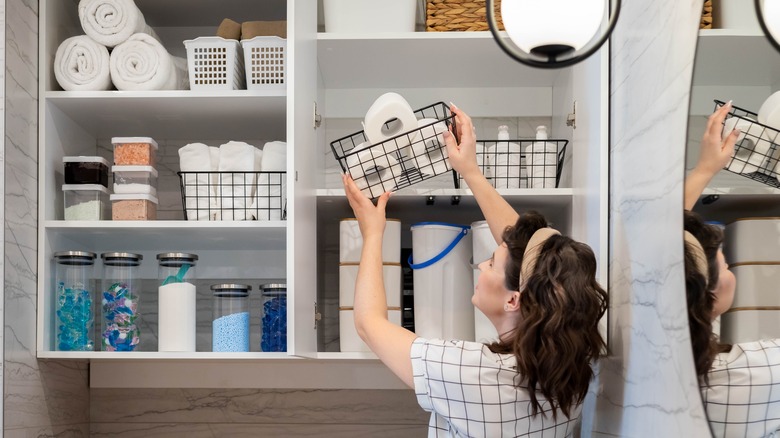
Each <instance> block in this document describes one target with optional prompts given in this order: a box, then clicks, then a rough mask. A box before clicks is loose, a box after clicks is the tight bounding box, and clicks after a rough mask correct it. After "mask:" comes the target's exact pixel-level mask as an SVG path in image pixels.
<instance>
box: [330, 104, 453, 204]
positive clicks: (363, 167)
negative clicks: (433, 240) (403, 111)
mask: <svg viewBox="0 0 780 438" xmlns="http://www.w3.org/2000/svg"><path fill="white" fill-rule="evenodd" d="M414 114H415V116H416V117H417V120H418V124H419V127H418V128H417V129H412V130H410V131H407V132H404V133H403V134H400V135H396V136H394V137H391V138H389V139H387V140H385V141H383V142H381V143H377V144H374V145H370V144H369V143H368V140H367V139H366V136H365V133H364V131H360V132H356V133H354V134H351V135H348V136H346V137H343V138H340V139H338V140H335V141H333V142H332V143H331V144H330V147H331V149H332V150H333V156H334V157H336V159H337V160H338V162H339V165H340V166H341V169H342V170H343V171H344V172H345V173H348V174H349V175H350V176H351V177H352V179H353V180H354V181H355V184H357V186H358V188H359V189H360V190H361V191H362V192H363V193H365V194H366V195H367V196H368V197H369V198H372V199H375V198H378V197H379V196H380V195H381V194H382V193H384V192H387V191H395V190H399V189H402V188H405V187H409V186H411V185H413V184H417V183H419V182H421V181H425V180H427V179H430V178H434V177H437V176H439V175H443V174H445V173H449V174H451V175H452V176H453V180H454V184H455V186H456V187H457V184H458V181H457V177H456V176H455V172H453V171H452V167H451V166H450V162H449V159H448V155H447V148H446V146H445V144H444V140H443V138H442V135H441V133H442V132H443V131H444V130H450V131H451V132H456V130H455V116H454V115H453V114H452V113H451V112H450V108H449V107H448V106H447V105H446V104H444V103H443V102H439V103H436V104H433V105H430V106H427V107H425V108H421V109H418V110H416V111H415V112H414ZM423 119H427V120H429V121H430V123H427V122H423V123H420V121H421V120H423ZM434 119H435V120H434ZM394 123H398V121H397V120H396V119H394V120H391V121H389V122H387V123H386V124H385V127H386V128H387V129H388V131H392V125H393V124H394Z"/></svg>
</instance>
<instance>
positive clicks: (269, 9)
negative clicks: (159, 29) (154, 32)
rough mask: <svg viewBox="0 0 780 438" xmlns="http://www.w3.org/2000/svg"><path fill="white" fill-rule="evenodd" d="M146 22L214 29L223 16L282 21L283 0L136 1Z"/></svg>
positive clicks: (284, 10)
mask: <svg viewBox="0 0 780 438" xmlns="http://www.w3.org/2000/svg"><path fill="white" fill-rule="evenodd" d="M135 3H136V5H138V9H140V10H141V11H143V13H144V18H146V20H147V23H148V24H149V25H150V26H152V27H154V26H168V27H181V26H213V27H214V29H216V28H217V26H218V25H219V23H220V22H221V21H222V19H223V18H225V17H230V18H232V19H234V20H236V21H238V22H239V23H240V22H243V21H252V20H265V21H270V20H284V19H285V18H286V16H287V1H286V0H262V1H246V0H219V1H213V0H165V1H160V0H135Z"/></svg>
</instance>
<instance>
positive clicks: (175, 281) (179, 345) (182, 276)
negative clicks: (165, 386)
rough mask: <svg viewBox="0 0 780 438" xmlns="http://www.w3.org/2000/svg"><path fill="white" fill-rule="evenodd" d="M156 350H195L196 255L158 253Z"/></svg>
mask: <svg viewBox="0 0 780 438" xmlns="http://www.w3.org/2000/svg"><path fill="white" fill-rule="evenodd" d="M157 260H158V261H159V268H158V270H157V279H158V280H159V284H160V287H159V288H158V294H159V304H158V306H159V307H158V312H157V314H158V324H159V326H158V329H157V333H158V345H157V349H158V350H159V351H195V335H196V323H195V298H196V293H195V291H196V288H195V281H196V280H197V278H198V277H197V275H196V269H195V265H196V264H197V261H198V256H197V255H195V254H186V253H181V252H167V253H162V254H157Z"/></svg>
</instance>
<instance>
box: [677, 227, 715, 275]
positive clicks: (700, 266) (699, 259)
mask: <svg viewBox="0 0 780 438" xmlns="http://www.w3.org/2000/svg"><path fill="white" fill-rule="evenodd" d="M683 236H684V238H685V243H686V244H688V247H689V248H690V249H691V252H692V255H693V259H694V260H695V262H696V271H697V272H698V273H699V274H701V275H702V276H703V277H704V284H705V285H707V283H709V278H710V276H709V272H708V269H707V256H706V255H704V248H702V246H701V243H699V240H698V239H696V237H694V236H693V234H691V233H690V232H688V231H684V232H683Z"/></svg>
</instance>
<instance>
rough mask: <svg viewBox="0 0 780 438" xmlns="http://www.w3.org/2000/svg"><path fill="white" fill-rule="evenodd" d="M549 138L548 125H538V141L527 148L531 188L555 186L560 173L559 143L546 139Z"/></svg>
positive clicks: (526, 156)
mask: <svg viewBox="0 0 780 438" xmlns="http://www.w3.org/2000/svg"><path fill="white" fill-rule="evenodd" d="M547 138H548V137H547V127H546V126H544V125H542V126H537V127H536V140H537V141H535V142H533V143H532V144H531V145H530V146H528V147H526V148H525V162H526V165H527V167H528V187H530V188H534V189H540V188H555V175H556V174H557V173H558V144H557V143H556V142H549V141H544V140H547ZM540 140H541V141H540Z"/></svg>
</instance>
